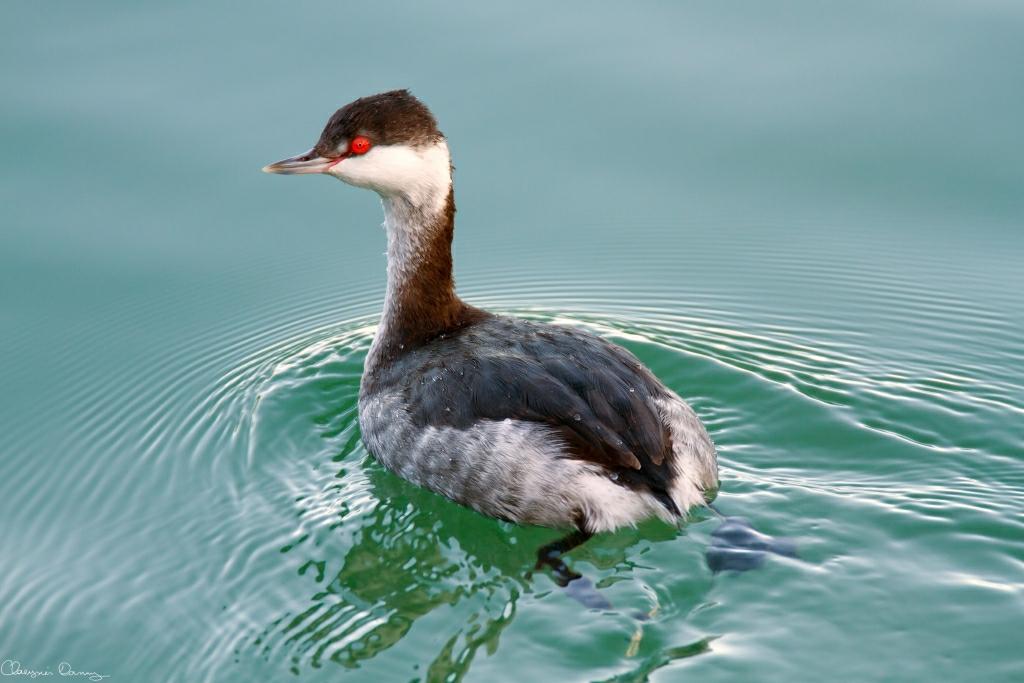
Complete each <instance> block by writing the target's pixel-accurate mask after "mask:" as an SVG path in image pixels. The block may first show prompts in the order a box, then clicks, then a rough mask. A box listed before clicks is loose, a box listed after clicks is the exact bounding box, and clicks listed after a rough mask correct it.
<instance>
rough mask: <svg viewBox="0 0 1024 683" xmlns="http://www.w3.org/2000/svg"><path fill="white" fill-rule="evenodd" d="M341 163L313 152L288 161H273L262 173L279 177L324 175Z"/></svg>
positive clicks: (310, 151)
mask: <svg viewBox="0 0 1024 683" xmlns="http://www.w3.org/2000/svg"><path fill="white" fill-rule="evenodd" d="M339 161H341V159H340V158H338V159H330V158H328V157H322V156H320V155H319V154H317V153H316V152H315V151H313V150H309V151H308V152H306V153H305V154H300V155H299V156H297V157H291V158H290V159H282V160H281V161H275V162H274V163H272V164H268V165H266V166H264V167H263V172H264V173H278V174H281V175H298V174H300V173H326V172H327V171H328V170H330V168H331V167H332V166H334V165H335V164H336V163H338V162H339Z"/></svg>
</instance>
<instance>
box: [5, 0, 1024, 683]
mask: <svg viewBox="0 0 1024 683" xmlns="http://www.w3.org/2000/svg"><path fill="white" fill-rule="evenodd" d="M1022 35H1024V10H1022V9H1021V8H1020V7H1018V6H1017V5H1015V4H1013V3H1002V2H945V3H930V4H921V3H912V2H884V3H882V2H877V3H875V2H872V3H859V4H857V5H856V6H850V7H843V6H839V5H822V4H821V3H812V2H786V3H782V4H772V5H763V4H760V3H732V4H725V5H723V4H721V3H710V2H708V3H689V4H686V5H679V6H672V5H668V4H655V3H646V4H641V5H636V4H632V5H628V6H627V5H623V6H615V5H612V4H609V3H600V4H598V5H593V4H585V5H584V4H579V3H577V4H570V5H564V6H562V7H560V8H555V9H552V8H551V7H550V6H547V5H538V4H532V5H531V4H525V5H524V4H522V3H520V4H519V5H517V7H516V8H515V9H514V10H513V9H505V10H501V11H496V10H492V9H484V8H481V7H479V6H477V5H473V4H469V3H466V4H459V3H443V4H431V5H419V6H417V7H405V6H399V5H397V4H391V3H374V4H366V5H363V6H359V5H351V4H339V3H328V2H310V3H302V4H298V5H296V4H291V5H280V4H272V3H250V4H249V5H247V6H246V8H245V9H244V10H243V9H241V8H239V7H237V6H234V5H231V4H229V3H223V2H202V3H201V2H191V1H186V2H180V3H175V4H173V5H171V4H168V5H165V6H157V5H150V6H143V5H138V6H126V5H123V4H121V3H113V2H93V3H88V4H81V3H68V2H63V3H61V2H53V3H30V2H20V3H14V4H12V5H10V6H9V7H8V8H7V12H6V18H5V21H4V22H3V26H2V28H0V37H2V41H0V45H2V47H0V50H2V54H3V59H2V60H0V79H2V80H0V86H2V92H3V93H4V97H5V100H4V107H3V114H2V120H3V128H2V130H0V137H2V141H3V144H4V147H5V150H6V151H5V154H4V155H2V157H0V173H2V177H3V182H2V183H0V200H2V204H0V205H2V207H3V208H2V209H0V217H2V226H0V325H2V331H3V334H2V335H0V354H2V355H0V424H2V439H0V527H2V529H3V532H4V533H3V551H2V552H0V660H5V659H12V660H17V661H19V662H20V663H21V666H22V667H24V668H26V669H29V668H31V669H38V670H45V669H50V670H52V671H57V667H58V666H59V664H60V662H62V661H66V662H68V663H70V664H71V665H73V666H74V668H76V669H78V670H88V671H96V672H100V673H103V674H106V675H109V676H111V678H110V680H112V681H189V682H195V681H252V680H300V681H320V680H332V681H333V680H359V681H363V680H366V681H391V680H396V681H414V680H415V681H441V680H460V679H465V680H478V681H496V680H509V681H512V680H529V679H535V680H566V681H611V680H614V681H641V680H645V679H648V678H649V679H650V680H654V681H675V680H684V679H688V678H700V679H701V680H705V681H732V680H758V681H792V680H836V679H839V680H860V681H892V680H899V681H909V680H914V681H930V680H937V679H942V680H949V681H976V680H985V681H1010V680H1019V679H1020V675H1021V669H1022V666H1024V660H1022V658H1021V655H1020V647H1019V640H1020V637H1019V632H1020V625H1021V616H1022V614H1024V583H1022V577H1024V571H1022V570H1024V515H1022V512H1021V511H1022V509H1024V340H1022V339H1024V335H1022V332H1024V325H1022V322H1024V303H1022V300H1021V296H1020V292H1021V291H1022V287H1024V277H1022V276H1021V269H1020V263H1021V259H1022V257H1024V237H1022V228H1024V187H1022V185H1024V181H1022V178H1024V174H1022V173H1021V171H1022V166H1021V159H1022V158H1024V155H1022V152H1024V149H1022V144H1021V140H1020V134H1019V133H1020V121H1021V120H1024V89H1021V88H1020V87H1019V85H1020V78H1019V67H1018V65H1019V64H1021V63H1024V40H1021V37H1022ZM404 86H407V87H411V88H412V89H413V90H414V92H416V93H417V94H418V95H420V96H421V97H422V98H423V99H424V100H426V101H427V102H428V104H430V105H431V107H432V108H433V109H434V111H435V113H436V114H437V116H438V118H439V119H440V121H441V124H442V128H443V130H445V132H446V133H447V134H448V136H449V138H450V141H451V145H452V148H453V150H454V157H455V163H456V165H457V167H458V170H457V174H456V188H457V198H458V203H459V214H458V227H457V240H456V242H457V244H456V270H457V276H458V281H459V287H460V291H461V292H462V294H463V296H464V297H465V298H467V299H468V300H470V301H471V302H473V303H475V304H478V305H482V306H486V307H490V308H492V309H494V310H497V311H502V312H508V313H516V314H520V315H525V316H529V317H533V318H536V319H541V320H548V321H555V322H558V323H562V324H572V325H580V326H584V327H587V328H588V329H591V330H594V331H596V332H598V333H600V334H602V335H604V336H607V337H608V338H610V339H613V340H615V341H617V342H619V343H621V344H623V345H625V346H627V347H628V348H629V349H631V350H632V351H633V352H634V353H636V354H637V355H638V356H640V357H641V358H642V359H643V360H644V361H645V362H646V363H648V364H649V365H650V367H651V368H652V369H653V370H654V371H655V372H656V373H657V374H658V375H659V376H660V377H661V378H662V379H663V380H664V381H665V382H666V383H667V384H668V385H669V386H671V387H672V388H673V389H675V390H676V391H677V392H679V393H680V394H681V395H682V396H684V397H686V398H687V399H688V400H689V401H690V402H691V403H692V405H693V406H694V408H695V409H696V410H697V412H698V413H699V414H700V415H701V417H702V418H703V419H704V421H705V423H706V424H707V426H708V428H709V430H710V432H711V434H712V436H713V438H714V439H715V441H716V443H717V445H718V447H719V451H720V456H721V465H722V484H723V490H722V493H721V496H720V498H719V505H720V506H721V508H722V509H723V510H724V511H725V512H727V513H728V514H732V515H741V516H744V517H747V518H749V519H750V520H752V521H753V522H754V524H755V526H756V527H757V528H758V529H760V530H761V531H763V532H765V533H770V534H773V535H777V536H787V537H793V538H795V539H796V540H797V541H798V543H799V545H800V558H799V559H786V558H772V559H771V560H769V562H768V563H767V564H766V565H765V566H764V567H763V568H762V569H759V570H757V571H753V572H747V573H743V574H719V575H712V573H711V572H710V571H709V570H708V568H707V567H706V564H705V562H704V550H705V548H706V547H707V545H708V542H709V538H710V535H711V533H712V532H713V531H714V529H715V528H716V526H717V524H718V522H717V521H716V520H715V519H714V518H712V517H710V516H707V515H704V514H697V515H695V516H694V517H693V518H692V519H691V520H690V521H689V523H687V524H685V525H683V526H681V527H680V528H679V529H675V528H672V527H668V526H666V525H663V524H661V523H650V524H647V525H644V526H642V527H641V528H639V529H636V530H626V531H622V532H620V533H616V534H607V535H603V536H601V537H598V538H595V539H593V540H592V541H590V542H589V543H587V544H586V546H584V547H582V548H580V549H579V550H578V551H574V552H573V553H572V555H571V558H570V559H571V562H572V564H573V566H574V567H575V568H576V569H577V570H578V571H581V572H582V573H584V574H585V575H586V576H587V577H588V578H590V579H592V580H593V581H594V582H595V583H596V584H597V585H598V587H599V588H600V589H601V590H602V591H603V593H604V594H605V595H606V596H607V597H608V599H609V600H611V601H612V602H613V603H614V604H615V605H616V607H617V608H618V611H615V612H608V613H601V612H588V611H586V610H585V609H584V608H583V607H581V606H580V605H579V604H578V603H576V602H574V601H573V600H572V599H571V598H570V597H569V596H567V595H566V594H565V593H564V592H562V591H560V590H559V589H558V588H557V587H556V586H555V585H554V583H553V582H552V581H551V580H550V578H549V577H548V576H546V575H536V576H534V577H532V578H529V579H528V578H527V576H526V575H527V571H528V570H529V568H530V566H531V564H532V559H533V553H534V551H535V549H536V548H537V547H538V546H539V545H541V544H543V543H546V542H548V541H550V540H551V539H552V538H553V537H554V536H555V533H554V532H551V531H548V530H543V529H532V528H516V527H513V526H510V525H507V524H502V523H498V522H495V521H492V520H488V519H484V518H482V517H480V516H478V515H476V514H474V513H472V512H470V511H467V510H464V509H462V508H459V507H457V506H455V505H453V504H451V503H448V502H447V501H444V500H442V499H440V498H437V497H435V496H433V495H431V494H428V493H425V492H423V491H421V490H418V489H416V488H414V487H412V486H410V485H408V484H406V483H405V482H403V481H401V480H399V479H397V478H395V477H393V476H391V475H390V474H388V473H386V472H385V471H383V470H382V468H381V467H380V466H378V465H377V464H375V463H374V462H373V461H372V459H370V458H369V457H368V456H367V453H366V451H365V449H364V448H363V447H362V445H361V444H360V440H359V433H358V427H357V424H356V406H355V399H356V393H357V390H358V384H359V377H360V373H361V369H362V363H363V359H364V357H365V354H366V351H367V348H368V346H369V343H370V340H371V338H372V335H373V332H374V326H375V325H376V315H377V313H378V312H379V310H380V306H381V299H382V296H383V289H384V287H383V280H384V260H383V258H382V255H381V254H382V252H383V249H384V238H383V234H382V231H381V230H380V229H379V227H378V226H379V224H380V221H381V216H380V208H379V204H378V202H377V201H376V200H375V198H374V197H373V196H371V195H369V194H366V193H360V192H357V191H355V190H353V189H350V188H346V187H344V186H343V185H341V184H340V183H337V182H336V181H331V180H329V179H323V178H279V177H269V176H265V175H263V174H260V173H259V172H258V171H259V168H260V167H261V166H262V165H263V164H265V163H267V162H269V161H272V160H275V159H278V158H281V157H283V156H286V155H289V154H293V153H297V152H300V151H302V150H304V149H306V148H308V147H309V146H310V144H311V143H312V142H313V141H314V140H315V138H316V136H317V135H318V133H319V130H320V127H321V126H322V124H323V121H324V120H325V119H326V117H327V116H328V115H329V114H330V113H331V112H332V111H333V110H334V108H336V107H337V106H339V105H341V104H343V103H344V102H346V101H348V100H350V99H352V98H354V97H357V96H359V95H363V94H368V93H372V92H377V91H380V90H384V89H388V88H392V87H404ZM637 611H641V612H648V613H651V614H652V615H653V616H652V617H651V618H650V619H649V620H648V621H646V622H644V623H643V624H639V623H638V622H637V621H636V620H634V619H633V618H632V617H631V616H629V614H628V612H637ZM12 680H14V679H12Z"/></svg>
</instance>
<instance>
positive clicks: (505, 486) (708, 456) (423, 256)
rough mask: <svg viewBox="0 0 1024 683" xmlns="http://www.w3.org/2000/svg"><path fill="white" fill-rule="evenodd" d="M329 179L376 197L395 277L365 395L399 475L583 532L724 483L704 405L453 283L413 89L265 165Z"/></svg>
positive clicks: (431, 127) (431, 140)
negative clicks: (463, 293)
mask: <svg viewBox="0 0 1024 683" xmlns="http://www.w3.org/2000/svg"><path fill="white" fill-rule="evenodd" d="M263 170H264V171H266V172H267V173H279V174H325V175H329V176H333V177H335V178H337V179H339V180H341V181H343V182H345V183H348V184H349V185H353V186H355V187H360V188H366V189H370V190H373V191H375V192H376V193H377V194H379V195H380V197H381V201H382V204H383V208H384V229H385V232H386V234H387V287H386V293H385V299H384V310H383V313H382V315H381V319H380V324H379V326H378V328H377V331H376V334H375V336H374V339H373V342H372V344H371V346H370V350H369V354H368V356H367V358H366V362H365V368H364V373H363V377H362V381H361V384H360V390H359V425H360V429H361V432H362V438H363V441H364V443H365V444H366V447H367V449H368V450H369V452H370V453H371V454H372V455H373V456H374V457H375V458H376V459H377V460H378V461H380V462H381V463H382V464H383V465H384V466H385V467H386V468H387V469H389V470H391V471H392V472H394V473H395V474H397V475H398V476H400V477H403V478H404V479H406V480H408V481H410V482H412V483H414V484H417V485H419V486H422V487H425V488H427V489H430V490H431V491H434V492H436V493H439V494H441V495H443V496H447V497H448V498H450V499H451V500H453V501H455V502H457V503H460V504H462V505H465V506H468V507H470V508H472V509H474V510H476V511H478V512H480V513H482V514H485V515H489V516H491V517H496V518H499V519H503V520H507V521H510V522H515V523H519V524H532V525H541V526H548V527H558V528H565V529H570V530H571V533H569V535H568V536H566V537H565V538H562V539H560V540H559V541H556V542H554V543H552V544H550V545H548V546H545V547H544V548H541V550H540V552H539V562H538V566H540V565H541V564H550V565H551V566H552V567H553V568H554V569H555V570H556V574H558V573H561V576H562V578H563V580H568V578H570V575H568V574H567V573H566V572H567V570H566V569H565V567H564V565H563V564H561V560H560V559H559V558H560V557H561V555H562V554H563V553H564V552H566V551H567V550H569V549H570V548H572V547H574V546H575V545H578V544H580V543H582V542H584V541H586V540H587V539H588V538H590V536H591V535H593V534H595V533H598V532H604V531H611V530H613V529H617V528H619V527H623V526H631V525H635V524H636V523H637V522H639V521H641V520H643V519H645V518H648V517H659V518H661V519H663V520H665V521H668V522H676V521H677V520H679V519H680V518H681V517H683V516H684V515H685V514H686V512H687V511H688V510H689V509H690V508H693V507H695V506H700V505H703V504H705V496H708V497H710V496H711V495H712V494H713V492H714V491H715V490H716V489H717V487H718V464H717V454H716V452H715V447H714V445H713V443H712V441H711V438H710V437H709V436H708V433H707V430H706V429H705V428H704V426H703V424H702V423H701V421H700V419H699V418H698V417H697V415H696V414H695V413H694V411H693V410H692V409H691V408H690V406H688V405H687V404H686V402H684V401H683V400H682V399H681V398H680V397H679V396H678V395H676V394H675V393H674V392H673V391H672V390H671V389H669V388H668V387H666V386H665V385H664V384H663V383H662V382H661V381H659V380H658V379H657V378H656V377H655V376H654V375H653V374H652V373H651V372H650V370H648V369H647V368H646V367H644V365H643V364H642V363H641V362H640V361H639V360H638V359H637V358H636V356H634V355H633V354H632V353H630V352H629V351H627V350H625V349H623V348H622V347H620V346H618V345H616V344H613V343H611V342H609V341H607V340H605V339H603V338H601V337H599V336H596V335H594V334H591V333H589V332H587V331H584V330H581V329H574V328H572V327H567V326H562V325H553V324H544V323H541V322H535V321H530V320H524V319H520V318H516V317H511V316H507V315H498V314H494V313H490V312H487V311H484V310H481V309H480V308H477V307H475V306H472V305H470V304H468V303H466V302H464V301H463V300H462V299H460V298H459V297H458V296H457V295H456V292H455V286H454V280H453V277H452V253H451V243H452V237H453V232H454V221H455V195H454V191H453V184H452V171H453V167H452V162H451V155H450V153H449V149H448V142H447V140H446V138H445V136H444V135H443V134H442V133H441V131H440V130H439V129H438V126H437V122H436V120H435V119H434V116H433V115H432V114H431V112H430V110H429V109H427V107H426V106H425V105H424V104H423V103H422V102H420V101H419V100H418V99H417V98H416V97H414V96H413V95H412V94H410V93H409V92H408V91H407V90H394V91H390V92H385V93H381V94H378V95H372V96H369V97H362V98H360V99H357V100H355V101H353V102H351V103H349V104H347V105H345V106H344V107H342V108H341V109H339V110H337V111H336V112H335V113H334V115H333V116H331V117H330V119H329V120H328V121H327V125H326V126H325V127H324V129H323V132H322V133H321V135H320V139H319V140H318V141H317V143H316V145H315V146H314V147H313V148H312V149H311V150H309V151H308V152H306V153H304V154H300V155H299V156H295V157H292V158H289V159H284V160H282V161H278V162H276V163H273V164H270V165H268V166H266V167H264V169H263Z"/></svg>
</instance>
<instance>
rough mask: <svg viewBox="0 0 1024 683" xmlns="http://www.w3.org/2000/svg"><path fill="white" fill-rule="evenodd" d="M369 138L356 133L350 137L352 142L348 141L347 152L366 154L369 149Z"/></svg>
mask: <svg viewBox="0 0 1024 683" xmlns="http://www.w3.org/2000/svg"><path fill="white" fill-rule="evenodd" d="M370 147H371V145H370V139H369V138H364V137H363V136H362V135H357V136H355V137H354V138H352V142H350V143H348V151H349V154H366V153H367V152H369V151H370Z"/></svg>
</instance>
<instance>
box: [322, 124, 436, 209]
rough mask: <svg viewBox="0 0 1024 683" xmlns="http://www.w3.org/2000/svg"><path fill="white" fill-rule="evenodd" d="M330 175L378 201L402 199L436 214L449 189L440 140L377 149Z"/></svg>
mask: <svg viewBox="0 0 1024 683" xmlns="http://www.w3.org/2000/svg"><path fill="white" fill-rule="evenodd" d="M330 174H331V175H333V176H335V177H336V178H338V179H340V180H343V181H345V182H346V183H349V184H350V185H355V186H357V187H365V188H368V189H371V190H374V191H375V192H377V193H378V194H380V195H381V196H382V197H385V198H388V197H395V196H404V197H405V198H406V199H408V200H409V201H410V202H411V203H412V204H413V206H417V207H422V208H429V209H432V210H437V209H440V208H441V207H442V206H443V203H444V201H445V200H446V199H447V198H448V190H449V189H451V157H450V155H449V153H448V145H447V144H446V143H445V142H444V141H443V140H442V141H440V142H436V143H434V144H431V145H427V146H424V147H412V146H409V145H381V146H379V147H374V148H373V149H371V150H370V151H369V152H367V153H366V154H363V155H362V156H352V157H348V158H347V159H344V160H342V161H341V162H340V163H338V164H335V166H334V167H333V168H331V170H330Z"/></svg>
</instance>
